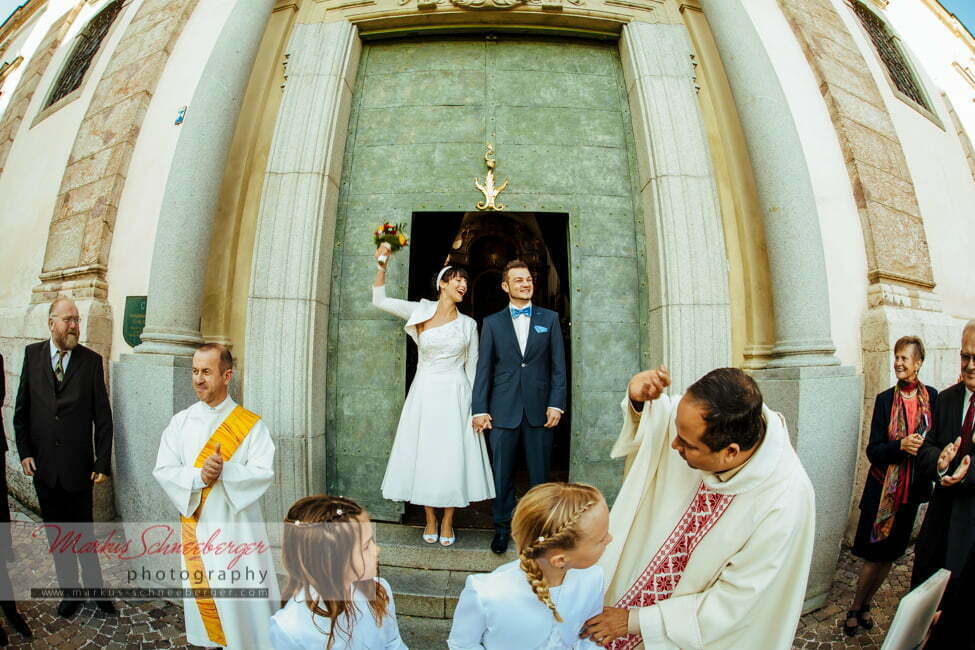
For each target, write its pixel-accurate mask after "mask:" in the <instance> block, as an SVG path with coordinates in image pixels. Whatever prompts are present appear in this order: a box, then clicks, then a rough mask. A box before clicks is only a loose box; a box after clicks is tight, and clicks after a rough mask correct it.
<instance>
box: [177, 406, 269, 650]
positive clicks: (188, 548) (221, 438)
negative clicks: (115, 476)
mask: <svg viewBox="0 0 975 650" xmlns="http://www.w3.org/2000/svg"><path fill="white" fill-rule="evenodd" d="M260 419H261V416H259V415H257V414H256V413H251V412H250V411H248V410H247V409H245V408H244V407H243V406H240V405H239V404H238V405H237V406H236V407H234V410H233V411H231V412H230V415H228V416H227V417H226V419H224V421H223V422H221V423H220V426H218V427H217V430H216V431H214V432H213V435H212V436H210V439H209V440H207V443H206V444H205V445H203V449H201V450H200V454H199V456H197V457H196V462H195V463H193V467H203V463H205V462H206V459H207V458H209V457H210V456H211V455H213V453H214V452H215V451H216V448H217V444H218V443H219V444H220V456H221V457H222V458H223V460H224V462H226V461H228V460H230V457H231V456H233V455H234V452H235V451H237V448H238V447H239V446H240V443H242V442H243V441H244V438H246V437H247V434H248V433H250V431H251V429H252V428H253V427H254V424H256V423H257V421H258V420H260ZM212 488H213V484H210V485H208V486H206V487H205V488H203V492H202V493H201V494H200V505H199V506H197V508H196V511H195V512H194V513H193V514H192V515H190V516H189V517H180V518H179V519H180V524H181V525H180V528H181V529H182V533H183V561H184V562H186V570H187V572H188V573H189V576H190V577H189V582H190V588H191V589H194V590H205V591H204V592H202V593H201V592H200V591H196V592H195V594H194V597H195V598H196V606H197V609H199V610H200V618H202V619H203V626H204V627H205V628H206V631H207V636H208V637H210V640H211V641H213V642H214V643H217V644H219V645H221V646H224V645H227V640H226V637H224V634H223V626H222V625H221V624H220V615H219V614H218V613H217V604H216V603H215V602H213V598H212V597H211V596H210V594H209V590H210V582H209V580H207V576H206V569H205V568H204V566H203V558H201V557H200V546H199V542H198V541H197V539H196V525H197V524H198V523H199V521H200V513H202V512H203V505H204V504H205V503H206V500H207V497H208V496H209V495H210V490H211V489H212ZM204 594H206V595H204Z"/></svg>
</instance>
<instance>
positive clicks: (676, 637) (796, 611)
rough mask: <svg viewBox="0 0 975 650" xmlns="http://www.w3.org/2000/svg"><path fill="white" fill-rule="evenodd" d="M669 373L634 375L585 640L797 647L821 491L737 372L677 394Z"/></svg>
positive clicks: (753, 387) (775, 418)
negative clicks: (598, 603)
mask: <svg viewBox="0 0 975 650" xmlns="http://www.w3.org/2000/svg"><path fill="white" fill-rule="evenodd" d="M669 384H670V376H669V374H668V373H667V370H666V368H664V367H662V366H661V367H660V368H659V369H657V370H650V371H646V372H641V373H639V374H637V375H635V376H634V377H633V378H632V379H631V380H630V385H629V388H628V395H627V397H626V398H625V399H624V400H623V404H622V407H623V420H624V421H623V430H622V432H621V433H620V436H619V439H618V440H617V441H616V444H615V445H614V446H613V450H612V456H613V457H614V458H618V457H625V458H626V465H625V470H624V471H625V474H624V480H623V485H622V487H621V489H620V493H619V496H618V497H617V498H616V502H615V504H614V505H613V509H612V512H611V514H610V532H611V534H612V536H613V541H612V542H611V543H610V545H609V546H608V547H607V549H606V552H605V553H604V554H603V556H602V559H601V560H600V564H601V565H602V567H603V570H604V571H605V573H606V576H607V577H608V578H610V580H609V583H608V589H607V593H606V605H607V607H606V608H605V609H604V610H603V613H602V614H599V615H598V616H595V617H593V618H592V619H590V620H589V621H587V623H586V627H585V628H584V629H583V635H584V636H588V637H590V638H592V639H593V640H594V641H596V642H597V643H600V644H601V645H604V646H606V647H609V648H612V649H613V650H631V649H633V648H643V647H646V648H648V649H649V648H653V649H654V650H656V649H657V648H684V649H688V648H707V649H708V650H719V649H721V648H763V649H776V648H789V647H791V645H792V640H793V637H794V636H795V630H796V626H797V624H798V622H799V615H800V613H801V610H802V604H803V601H804V598H805V591H806V581H807V577H808V572H809V565H810V562H811V560H812V551H813V536H814V519H815V496H814V494H813V488H812V484H811V483H810V482H809V477H808V476H807V475H806V472H805V470H804V469H803V467H802V464H801V463H800V462H799V457H798V456H797V455H796V452H795V450H794V449H793V448H792V445H791V443H790V442H789V433H788V430H787V429H786V425H785V421H784V420H783V418H782V416H781V415H780V414H779V413H776V412H774V411H772V410H770V409H769V408H768V407H767V406H765V405H764V404H763V402H762V394H761V392H760V391H759V388H758V385H757V384H756V383H755V381H754V380H753V379H752V378H751V377H749V376H748V375H746V374H745V373H743V372H742V371H740V370H737V369H734V368H720V369H717V370H713V371H711V372H710V373H708V374H707V375H705V376H704V377H702V378H701V379H699V380H698V381H697V382H695V383H694V384H693V385H692V386H691V387H690V388H688V389H687V393H685V394H684V395H683V396H679V397H670V396H668V395H665V394H664V389H665V388H666V387H667V386H668V385H669Z"/></svg>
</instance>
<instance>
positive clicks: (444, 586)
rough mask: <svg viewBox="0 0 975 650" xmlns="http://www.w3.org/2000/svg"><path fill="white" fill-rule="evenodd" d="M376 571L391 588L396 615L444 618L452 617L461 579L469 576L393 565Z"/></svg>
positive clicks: (461, 587) (467, 574)
mask: <svg viewBox="0 0 975 650" xmlns="http://www.w3.org/2000/svg"><path fill="white" fill-rule="evenodd" d="M379 574H380V575H381V576H382V577H383V578H385V579H386V580H387V581H389V584H390V586H391V587H392V588H393V594H394V595H395V598H396V612H397V613H398V614H405V615H407V616H422V617H424V618H446V619H450V618H453V616H454V608H455V607H457V599H458V598H459V597H460V592H461V590H462V589H463V588H464V581H465V580H467V576H469V575H471V573H470V572H468V571H439V570H436V569H413V568H409V567H394V566H380V568H379Z"/></svg>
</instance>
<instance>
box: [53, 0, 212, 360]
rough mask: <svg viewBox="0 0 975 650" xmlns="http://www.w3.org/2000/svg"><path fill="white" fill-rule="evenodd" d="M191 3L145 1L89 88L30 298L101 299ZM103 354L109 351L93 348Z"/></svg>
mask: <svg viewBox="0 0 975 650" xmlns="http://www.w3.org/2000/svg"><path fill="white" fill-rule="evenodd" d="M197 1H198V0H175V1H172V0H146V1H145V2H143V3H142V5H141V6H140V7H139V10H138V12H137V13H136V15H135V16H134V17H133V18H132V21H131V22H130V23H129V25H128V27H127V28H126V31H125V34H124V36H123V37H122V40H121V41H120V42H119V44H118V46H117V47H116V48H115V51H114V52H113V53H112V58H111V61H110V62H109V64H108V68H107V69H106V70H105V72H104V74H103V75H102V78H101V79H100V80H99V82H98V87H97V88H96V89H95V95H94V97H93V98H92V100H91V104H90V105H89V106H88V110H87V112H86V114H85V118H84V120H83V121H82V123H81V126H80V128H79V130H78V134H77V137H76V139H75V143H74V148H73V149H72V151H71V157H70V158H69V160H68V164H67V167H66V168H65V170H64V176H63V178H62V179H61V189H60V192H59V196H58V202H57V206H56V207H55V211H54V215H53V217H52V220H51V229H50V233H49V236H48V241H47V250H46V253H45V256H44V266H43V269H42V271H41V275H40V280H41V284H40V285H39V286H37V287H36V288H35V289H34V300H35V301H37V302H48V301H49V300H50V299H51V298H52V297H53V296H55V295H57V294H59V293H66V294H70V295H72V296H73V297H76V298H82V299H95V300H104V299H105V297H106V295H107V285H106V284H105V272H106V270H107V266H108V254H109V250H110V248H111V245H112V233H113V231H114V228H115V216H116V214H117V211H118V202H119V199H120V198H121V196H122V190H123V189H124V187H125V180H126V177H127V175H128V173H129V161H130V160H131V158H132V151H133V149H134V148H135V142H136V139H137V138H138V137H139V131H140V129H141V127H142V122H143V119H144V117H145V114H146V110H147V108H148V106H149V103H150V102H151V101H152V96H153V91H154V90H155V88H156V85H157V84H158V83H159V78H160V76H161V75H162V72H163V70H164V69H165V67H166V64H167V61H168V59H169V54H170V52H171V51H172V47H173V44H174V43H175V42H176V39H177V38H179V35H180V33H181V31H182V29H183V25H184V24H185V23H186V20H187V19H188V18H189V15H190V14H191V13H192V11H193V9H194V8H195V7H196V4H197ZM98 351H99V352H101V353H102V354H107V353H109V350H107V349H104V348H103V347H102V346H98Z"/></svg>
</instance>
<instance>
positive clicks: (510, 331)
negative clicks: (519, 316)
mask: <svg viewBox="0 0 975 650" xmlns="http://www.w3.org/2000/svg"><path fill="white" fill-rule="evenodd" d="M499 316H500V317H501V320H502V321H503V324H502V325H501V328H502V329H503V330H504V333H505V335H506V336H507V337H508V338H509V339H510V343H509V344H508V345H512V346H514V350H515V354H517V355H518V357H519V358H524V357H523V356H522V354H521V348H520V347H518V335H517V334H515V322H514V319H512V318H511V308H510V307H505V308H504V309H503V310H501V312H500V314H499ZM525 351H526V352H527V351H528V346H527V345H526V346H525Z"/></svg>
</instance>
